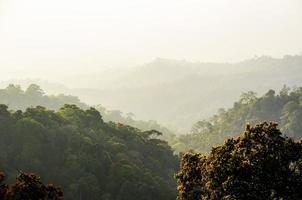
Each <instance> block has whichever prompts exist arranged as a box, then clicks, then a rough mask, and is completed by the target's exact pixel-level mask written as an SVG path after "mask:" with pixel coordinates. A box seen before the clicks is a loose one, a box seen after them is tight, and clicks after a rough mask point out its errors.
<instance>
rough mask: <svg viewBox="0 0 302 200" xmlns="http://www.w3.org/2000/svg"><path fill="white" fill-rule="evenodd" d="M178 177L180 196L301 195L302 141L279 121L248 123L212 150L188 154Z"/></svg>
mask: <svg viewBox="0 0 302 200" xmlns="http://www.w3.org/2000/svg"><path fill="white" fill-rule="evenodd" d="M176 177H177V181H178V187H177V189H178V198H177V199H179V200H198V199H200V200H201V199H202V200H206V199H209V200H210V199H211V200H216V199H217V200H218V199H219V200H220V199H255V200H257V199H259V200H262V199H293V200H294V199H302V191H301V185H302V142H301V141H299V142H295V141H293V140H292V139H288V138H286V137H282V136H281V132H280V131H279V130H278V129H277V124H276V123H269V124H268V123H261V124H258V125H256V126H255V127H250V125H247V127H246V130H245V132H244V133H243V134H242V135H241V136H240V137H238V138H236V139H228V140H227V141H226V142H225V143H224V144H223V145H220V146H216V147H213V148H212V150H211V151H210V153H209V155H207V156H203V155H201V154H200V153H192V152H191V153H190V152H189V153H186V154H184V156H183V157H182V161H181V169H180V171H179V173H178V174H177V176H176Z"/></svg>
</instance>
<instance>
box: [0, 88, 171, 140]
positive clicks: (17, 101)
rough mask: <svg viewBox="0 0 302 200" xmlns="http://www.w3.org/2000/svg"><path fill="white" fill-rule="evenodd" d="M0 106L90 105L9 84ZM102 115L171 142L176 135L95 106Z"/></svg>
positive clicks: (0, 91)
mask: <svg viewBox="0 0 302 200" xmlns="http://www.w3.org/2000/svg"><path fill="white" fill-rule="evenodd" d="M0 104H5V105H8V107H9V109H11V110H23V111H24V110H26V108H28V107H36V106H43V107H45V108H48V109H53V110H58V109H59V108H61V107H62V106H64V104H74V105H76V106H78V107H79V108H82V109H87V108H89V105H87V104H86V103H83V102H81V101H80V99H79V98H78V97H76V96H72V95H64V94H59V95H46V94H45V92H44V90H43V89H42V88H41V87H40V86H39V85H37V84H29V85H28V87H27V88H26V89H25V90H23V89H22V88H21V86H20V85H16V84H9V85H8V86H7V87H6V88H3V89H0ZM95 108H96V109H97V110H98V111H99V112H100V113H101V115H102V117H103V120H104V121H105V122H110V121H113V122H118V123H123V124H127V125H130V126H133V127H135V128H139V129H141V130H150V129H155V130H158V131H160V132H162V133H163V135H162V136H160V138H162V139H165V140H171V138H173V137H174V134H173V133H172V131H171V130H169V129H168V128H166V127H163V126H161V125H160V124H159V123H158V122H157V121H155V120H148V121H144V120H136V119H134V117H135V116H134V114H133V113H127V114H124V113H123V112H121V111H120V110H108V109H106V108H105V107H103V106H101V105H97V106H95Z"/></svg>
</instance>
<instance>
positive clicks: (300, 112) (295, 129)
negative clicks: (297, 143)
mask: <svg viewBox="0 0 302 200" xmlns="http://www.w3.org/2000/svg"><path fill="white" fill-rule="evenodd" d="M301 119H302V87H296V88H293V89H290V88H289V87H287V86H284V87H283V88H282V89H281V90H280V92H279V93H278V94H277V93H276V92H275V91H274V90H269V91H268V92H266V93H265V94H264V95H263V96H261V97H257V95H256V93H255V92H252V91H249V92H246V93H243V94H242V95H241V98H240V99H239V101H237V102H235V103H234V105H233V107H232V108H229V109H227V110H225V109H219V111H218V113H217V114H215V115H214V116H213V117H211V118H210V119H208V120H202V121H198V122H197V123H195V124H194V125H193V126H192V130H191V132H190V133H189V134H186V135H181V136H179V137H178V138H177V139H176V140H175V141H173V142H172V143H173V144H172V146H173V148H174V149H175V150H176V151H177V152H181V151H187V150H189V149H194V150H197V151H200V152H208V151H209V150H210V148H211V147H212V146H213V145H216V144H220V143H222V142H223V141H224V140H225V139H226V138H228V137H232V136H235V135H237V134H238V133H240V132H241V131H243V130H242V124H245V123H250V124H256V123H259V122H262V121H275V122H277V123H278V124H280V128H281V131H282V132H283V133H284V134H285V135H287V136H291V137H294V138H298V139H299V138H301V136H302V124H301Z"/></svg>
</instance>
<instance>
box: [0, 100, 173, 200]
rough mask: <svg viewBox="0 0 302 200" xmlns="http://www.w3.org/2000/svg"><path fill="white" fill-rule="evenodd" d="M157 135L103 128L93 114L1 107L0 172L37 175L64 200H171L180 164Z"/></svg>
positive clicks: (111, 126)
mask: <svg viewBox="0 0 302 200" xmlns="http://www.w3.org/2000/svg"><path fill="white" fill-rule="evenodd" d="M158 134H159V132H157V131H140V130H138V129H136V128H133V127H130V126H127V125H123V124H119V123H112V122H110V123H105V122H104V121H103V119H102V116H101V115H100V113H99V112H98V111H97V110H96V109H94V108H89V109H86V110H83V109H80V108H79V107H77V106H75V105H65V106H64V107H62V108H60V109H59V110H58V111H53V110H48V109H46V108H44V107H41V106H38V107H35V108H28V109H26V110H25V111H21V110H18V111H9V110H8V108H7V106H6V105H0V138H1V140H0V152H1V154H0V171H4V172H5V173H6V174H7V175H8V177H11V178H13V177H15V174H16V173H17V171H18V170H23V171H25V172H26V171H30V172H34V173H36V174H38V175H41V177H43V179H44V181H45V182H53V183H55V184H56V185H58V186H61V187H62V189H63V191H64V197H65V199H67V200H68V199H73V200H77V199H79V200H80V199H90V200H93V199H103V200H115V199H119V200H129V199H132V200H136V199H137V200H138V199H139V200H153V199H159V200H169V199H171V200H172V199H175V182H174V179H173V174H174V172H175V171H176V170H177V167H178V159H177V158H176V157H175V156H174V155H173V152H172V150H171V148H170V147H169V145H168V144H167V142H164V141H162V140H159V139H156V138H157V135H158Z"/></svg>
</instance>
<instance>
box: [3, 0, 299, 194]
mask: <svg viewBox="0 0 302 200" xmlns="http://www.w3.org/2000/svg"><path fill="white" fill-rule="evenodd" d="M301 35H302V1H301V0H266V1H261V0H153V1H149V0H130V1H123V0H112V1H103V0H98V1H97V0H86V1H83V0H52V1H43V0H27V1H23V0H0V70H1V71H0V137H1V138H0V183H1V182H2V180H4V179H3V177H4V175H2V174H1V173H2V171H3V170H7V169H9V170H7V171H5V173H7V174H9V175H10V177H12V175H13V176H14V175H15V174H16V170H17V169H18V170H19V169H27V170H28V171H33V172H35V173H38V174H42V175H43V177H45V180H47V181H48V180H51V181H54V182H56V183H60V184H61V185H62V187H63V190H64V191H66V192H64V196H66V199H88V200H89V199H104V200H128V199H129V200H130V199H146V200H153V199H162V200H164V199H165V200H167V199H175V197H176V189H175V188H176V181H175V177H176V179H177V180H178V182H177V185H179V186H181V187H178V189H177V190H178V195H177V196H178V198H179V200H184V199H186V200H187V199H189V200H197V199H196V198H195V197H194V198H195V199H194V198H193V197H192V199H190V198H189V197H188V198H187V196H185V195H186V194H187V193H188V194H191V193H190V192H191V191H190V192H188V191H183V190H185V189H184V188H189V186H186V184H187V183H191V182H190V181H184V180H185V179H182V178H183V177H186V176H185V174H186V173H187V171H186V170H188V171H189V170H191V168H184V169H183V171H180V172H179V173H178V174H177V176H175V177H174V175H175V173H176V171H177V170H178V169H179V163H180V160H181V156H182V155H183V153H185V152H188V151H189V152H191V153H192V152H193V151H195V152H201V153H204V154H206V153H209V152H210V150H211V148H212V146H214V145H219V144H222V143H223V142H224V141H225V139H227V138H230V137H235V136H238V135H239V134H238V133H240V132H242V131H244V125H245V124H247V125H246V131H245V133H246V134H245V135H244V136H242V137H241V138H239V139H237V140H236V141H235V140H232V142H234V144H235V143H236V142H238V143H240V144H241V143H242V141H245V139H246V138H248V137H250V135H253V134H254V132H257V131H259V130H261V131H262V132H261V133H263V134H264V133H265V134H266V133H268V136H265V135H261V137H263V138H264V139H263V138H262V139H261V140H260V139H259V138H260V137H259V138H258V140H257V141H256V140H255V141H256V142H261V141H264V140H265V138H266V139H267V138H269V137H272V134H271V135H269V134H270V133H271V132H274V133H275V132H278V131H279V130H277V129H276V127H277V126H276V124H274V123H263V122H264V121H274V122H277V123H278V124H279V127H280V130H281V131H282V133H283V134H284V135H286V136H290V137H293V138H295V139H301V138H302V136H301V133H302V126H301V125H300V124H301V118H302V87H301V86H302V73H301V72H302V39H301ZM91 107H92V108H91ZM2 115H3V116H4V117H3V116H2ZM1 120H4V121H1ZM257 123H259V125H258V126H255V127H256V128H255V129H254V128H253V127H252V125H255V124H257ZM1 124H2V125H3V127H2V126H1ZM16 124H17V125H16ZM3 130H7V131H6V132H5V131H4V132H5V134H6V133H8V132H9V133H10V132H11V133H12V135H13V136H11V135H5V136H3V135H1V134H2V132H3ZM4 132H3V133H4ZM21 133H22V134H21ZM45 133H47V134H48V135H47V134H46V135H45ZM26 134H29V136H27V135H26ZM31 134H32V135H31ZM43 134H44V135H43ZM249 134H250V135H249ZM278 134H279V132H278ZM278 134H276V135H278ZM280 135H281V133H280V134H279V135H278V137H281V136H280ZM25 136H26V137H25ZM282 136H283V135H282ZM13 137H16V138H17V139H16V140H15V139H13ZM44 137H49V138H47V139H45V140H44V139H43V138H44ZM2 138H4V139H3V142H2V143H3V144H2V143H1V140H2ZM20 138H21V139H20ZM37 138H38V139H37ZM249 139H250V138H249ZM275 139H276V138H273V139H272V140H275ZM276 140H277V139H276ZM12 141H16V143H14V142H12ZM278 141H281V140H278ZM282 141H285V140H283V139H282ZM286 141H287V140H286ZM289 143H290V141H289ZM17 144H18V145H17ZM286 144H287V143H286ZM1 145H2V146H1ZM9 145H12V147H10V146H9ZM22 145H23V146H24V147H23V146H22ZM225 145H229V143H227V144H225ZM232 145H233V144H232ZM278 145H279V143H278ZM278 145H277V146H278ZM7 146H9V148H8V149H6V147H7ZM15 146H16V150H15V149H14V148H15ZM19 146H22V147H20V148H19ZM285 146H286V145H285ZM278 147H280V145H279V146H278ZM43 148H45V149H43ZM226 148H229V147H228V146H226ZM232 148H233V146H232ZM257 148H258V146H257ZM297 148H298V147H297ZM48 149H52V150H51V151H49V150H48ZM229 149H230V148H229ZM292 149H293V148H292ZM292 149H291V150H292ZM301 149H302V148H301ZM234 151H235V150H234ZM297 151H298V150H295V152H297ZM299 151H300V150H299ZM2 152H5V153H2ZM16 152H22V153H21V154H20V155H19V154H18V153H16ZM35 152H42V153H41V155H40V154H39V155H38V154H37V155H36V154H35ZM49 152H54V153H53V154H52V153H49ZM58 152H64V153H62V155H59V154H60V153H58ZM83 152H84V153H83ZM150 152H151V153H150ZM238 152H239V150H238ZM240 152H242V151H240ZM280 152H289V151H285V150H284V151H283V149H282V150H280ZM212 153H213V154H215V153H217V152H212ZM301 153H302V151H301ZM15 155H18V156H15ZM45 155H46V156H45ZM185 155H187V156H189V157H183V159H184V160H182V162H181V166H180V168H181V167H182V166H184V165H185V164H186V162H188V163H189V162H190V156H193V157H194V156H196V155H197V157H198V156H199V157H198V159H200V160H199V162H200V163H201V162H205V161H204V160H202V159H201V157H200V155H199V154H193V153H192V154H190V153H189V154H185ZM230 155H232V156H233V155H235V154H234V153H230ZM236 155H237V154H236ZM278 155H280V154H278ZM301 155H302V154H301ZM244 156H246V155H245V153H244ZM286 156H287V155H286ZM44 157H45V158H46V157H49V160H47V159H46V160H43V159H44ZM10 158H14V159H15V160H14V161H12V160H11V159H10ZM31 159H32V160H31ZM186 159H188V160H186ZM223 159H224V158H223ZM295 159H296V157H295ZM297 159H298V158H297ZM208 160H210V158H208ZM246 160H248V159H247V158H246ZM246 160H245V161H246ZM83 161H85V162H83ZM228 161H230V163H232V162H233V161H232V160H231V159H229V160H228ZM300 161H301V159H300V160H299V162H300ZM48 162H49V163H51V164H49V163H48ZM215 162H216V161H215ZM290 162H291V164H293V163H294V164H297V163H299V162H298V161H290ZM12 163H13V164H12ZM45 163H48V164H45ZM223 163H225V162H224V161H223ZM246 163H247V161H246ZM246 163H245V164H246ZM280 163H281V162H280ZM294 164H293V165H294ZM49 165H53V166H55V167H52V168H51V169H55V170H53V171H50V172H48V171H47V169H46V168H45V166H49ZM189 165H190V163H189V164H188V166H189ZM210 165H211V164H209V166H210ZM57 166H61V168H60V170H59V169H58V170H57V168H56V167H57ZM190 166H193V165H192V163H191V165H190ZM203 166H205V165H203ZM211 166H212V165H211ZM299 167H300V168H299V169H300V170H301V166H300V165H299ZM230 168H231V167H230ZM281 168H282V167H280V169H281ZM287 168H288V166H287ZM287 168H286V169H287ZM99 169H100V170H99ZM162 169H163V170H162ZM192 169H193V170H194V169H195V167H192ZM196 169H197V168H196ZM234 169H235V168H234ZM282 169H283V168H282ZM295 169H298V167H296V168H295ZM65 170H66V171H65ZM100 171H101V172H102V173H100ZM221 171H225V170H224V169H223V170H221ZM57 173H58V174H60V173H61V175H57ZM232 173H233V172H232ZM234 173H235V172H234ZM236 173H237V172H236ZM236 173H235V174H236ZM278 173H279V172H278ZM63 174H64V175H63ZM65 174H66V176H65ZM74 174H79V177H80V178H76V177H74ZM104 174H106V175H104ZM276 174H277V173H276ZM279 174H286V173H283V172H280V173H279ZM301 174H302V173H300V176H301ZM173 177H174V178H173ZM193 179H194V178H193ZM11 180H13V179H12V178H10V179H9V181H11ZM194 180H195V179H194ZM228 180H229V179H228ZM232 180H233V179H232ZM257 180H258V179H257ZM272 180H273V179H272ZM278 180H279V179H278ZM290 180H293V179H290ZM295 180H296V179H295ZM301 180H302V178H301ZM202 181H204V180H202ZM207 181H208V180H206V181H205V182H200V185H203V184H204V185H206V184H207ZM208 182H210V181H208ZM275 182H278V181H275ZM279 182H280V181H279ZM279 182H278V183H279ZM281 182H282V181H281ZM284 182H286V181H284ZM219 184H220V183H219ZM223 184H224V183H223ZM301 184H302V181H301ZM301 184H300V185H301ZM0 185H1V184H0ZM200 185H199V186H200ZM204 185H203V187H204ZM221 185H222V184H221ZM268 185H270V184H268ZM298 185H299V184H298ZM151 186H152V187H151ZM199 186H198V187H199ZM1 187H2V186H1ZM1 187H0V199H1V198H2V196H1V195H2V194H1V191H4V190H1ZM190 187H191V185H190ZM192 187H193V186H192ZM257 187H258V186H257ZM259 187H260V186H259ZM276 187H277V186H276ZM278 187H279V188H285V187H286V188H288V187H287V186H284V187H283V186H282V187H281V186H278ZM6 188H9V187H6ZM163 188H164V189H163ZM291 188H294V186H293V185H291ZM294 190H295V188H294V189H292V190H291V192H292V191H294ZM117 191H118V192H117ZM146 191H148V192H147V194H146V198H141V196H143V195H145V193H146ZM215 191H218V190H215ZM236 191H237V190H236ZM263 191H264V189H263ZM272 191H273V192H272ZM56 192H58V194H59V193H60V192H59V189H58V191H56ZM195 192H196V191H195ZM274 192H275V189H274V188H273V189H271V190H270V191H269V192H268V193H272V195H271V196H270V197H272V198H273V193H274ZM243 193H244V194H245V193H246V194H249V193H248V192H243ZM268 193H267V194H268ZM65 194H66V195H65ZM206 194H207V195H209V196H207V198H205V199H223V198H222V197H223V195H222V196H219V195H220V194H215V195H217V196H215V198H214V197H213V198H212V197H211V198H210V196H211V195H214V193H213V192H208V193H206V192H205V193H203V194H202V195H206ZM276 194H277V193H276ZM135 195H137V196H135ZM182 195H183V196H182ZM199 195H200V194H199ZM274 195H275V193H274ZM295 195H296V194H295ZM299 195H300V194H299ZM299 195H297V196H298V197H301V196H302V194H301V195H300V196H299ZM225 196H227V197H230V196H228V195H225ZM297 196H291V197H290V198H287V197H286V196H282V195H281V196H277V197H278V198H277V197H276V199H279V197H280V199H295V198H296V197H297ZM171 197H172V198H171ZM203 197H204V196H203ZM232 197H233V196H232ZM274 197H275V196H274ZM283 197H284V198H283ZM301 198H302V197H301ZM231 199H232V198H231ZM233 199H257V198H254V197H250V196H249V197H246V196H244V198H242V196H241V197H238V196H236V195H235V197H234V198H233ZM260 199H261V198H260ZM296 199H299V198H296Z"/></svg>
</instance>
